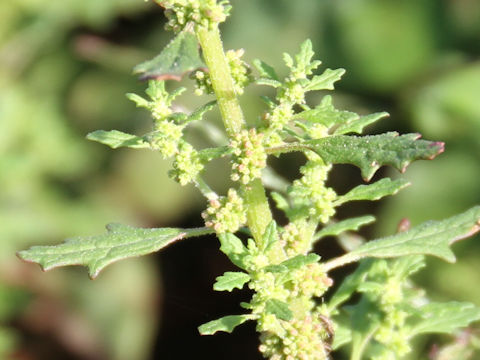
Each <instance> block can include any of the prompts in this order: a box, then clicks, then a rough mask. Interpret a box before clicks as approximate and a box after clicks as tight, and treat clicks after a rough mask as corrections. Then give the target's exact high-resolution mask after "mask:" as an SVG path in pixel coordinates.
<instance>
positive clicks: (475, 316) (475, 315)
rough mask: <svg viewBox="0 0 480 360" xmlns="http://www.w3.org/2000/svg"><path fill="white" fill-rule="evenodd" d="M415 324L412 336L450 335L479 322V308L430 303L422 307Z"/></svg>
mask: <svg viewBox="0 0 480 360" xmlns="http://www.w3.org/2000/svg"><path fill="white" fill-rule="evenodd" d="M418 311H419V314H418V315H419V317H420V318H419V319H418V320H417V322H418V323H417V324H415V325H412V328H411V331H410V333H411V334H412V336H414V335H418V334H427V333H446V334H449V333H452V332H453V331H455V330H457V329H459V328H463V327H466V326H468V325H469V324H470V323H472V322H474V321H478V320H480V308H478V307H476V306H475V305H473V304H470V303H464V302H455V301H453V302H448V303H430V304H426V305H424V306H422V307H421V308H420V309H418Z"/></svg>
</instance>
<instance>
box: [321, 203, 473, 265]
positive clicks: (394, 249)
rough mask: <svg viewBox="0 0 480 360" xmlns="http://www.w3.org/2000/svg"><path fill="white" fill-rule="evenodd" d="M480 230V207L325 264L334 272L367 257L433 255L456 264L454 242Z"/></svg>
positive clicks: (381, 240) (379, 241)
mask: <svg viewBox="0 0 480 360" xmlns="http://www.w3.org/2000/svg"><path fill="white" fill-rule="evenodd" d="M479 230H480V206H476V207H474V208H472V209H470V210H468V211H466V212H464V213H463V214H460V215H457V216H453V217H451V218H448V219H445V220H441V221H427V222H425V223H423V224H421V225H418V226H415V227H413V228H411V229H410V230H407V231H405V232H402V233H398V234H396V235H393V236H389V237H385V238H382V239H378V240H373V241H370V242H368V243H366V244H364V245H361V246H360V247H358V248H357V249H355V250H353V251H351V252H349V253H347V254H345V255H343V256H341V257H339V258H336V259H333V260H330V261H329V262H327V263H326V264H325V268H326V269H328V270H330V269H332V268H335V267H338V266H342V265H345V264H347V263H350V262H354V261H358V260H359V259H362V258H365V257H374V258H391V257H399V256H406V255H433V256H437V257H439V258H441V259H443V260H445V261H448V262H455V260H456V259H455V255H454V254H453V252H452V250H450V245H452V244H453V243H454V242H456V241H458V240H461V239H464V238H466V237H469V236H472V235H473V234H475V233H477V232H478V231H479Z"/></svg>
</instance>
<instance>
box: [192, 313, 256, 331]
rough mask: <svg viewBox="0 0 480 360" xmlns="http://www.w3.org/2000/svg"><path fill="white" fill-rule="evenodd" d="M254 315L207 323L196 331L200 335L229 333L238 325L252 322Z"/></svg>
mask: <svg viewBox="0 0 480 360" xmlns="http://www.w3.org/2000/svg"><path fill="white" fill-rule="evenodd" d="M254 319H255V316H254V315H229V316H224V317H222V318H220V319H217V320H213V321H209V322H208V323H205V324H203V325H200V326H199V327H198V331H199V332H200V334H202V335H213V334H215V333H216V332H217V331H224V332H227V333H231V332H232V331H233V329H235V328H236V327H237V326H238V325H241V324H243V323H244V322H245V321H247V320H254Z"/></svg>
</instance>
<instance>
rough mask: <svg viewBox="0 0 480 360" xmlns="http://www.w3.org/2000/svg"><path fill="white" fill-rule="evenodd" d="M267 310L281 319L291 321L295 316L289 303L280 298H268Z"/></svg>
mask: <svg viewBox="0 0 480 360" xmlns="http://www.w3.org/2000/svg"><path fill="white" fill-rule="evenodd" d="M265 312H266V313H267V314H273V315H275V316H276V317H277V318H278V319H280V320H285V321H290V320H292V318H293V313H292V311H291V310H290V309H289V307H288V304H287V303H285V302H283V301H280V300H278V299H268V300H267V302H266V304H265Z"/></svg>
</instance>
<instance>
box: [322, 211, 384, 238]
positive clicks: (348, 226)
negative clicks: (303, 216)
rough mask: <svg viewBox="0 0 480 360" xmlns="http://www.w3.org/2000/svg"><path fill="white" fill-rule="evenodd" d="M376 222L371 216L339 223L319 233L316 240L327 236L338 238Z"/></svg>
mask: <svg viewBox="0 0 480 360" xmlns="http://www.w3.org/2000/svg"><path fill="white" fill-rule="evenodd" d="M374 221H375V217H373V216H371V215H366V216H360V217H356V218H352V219H347V220H343V221H339V222H337V223H335V224H331V225H328V226H326V227H324V228H323V229H322V230H320V231H319V232H317V233H316V234H315V236H314V239H315V240H318V239H320V238H322V237H325V236H337V235H338V234H341V233H342V232H345V231H351V230H358V229H359V228H360V227H361V226H363V225H368V224H371V223H372V222H374Z"/></svg>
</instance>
